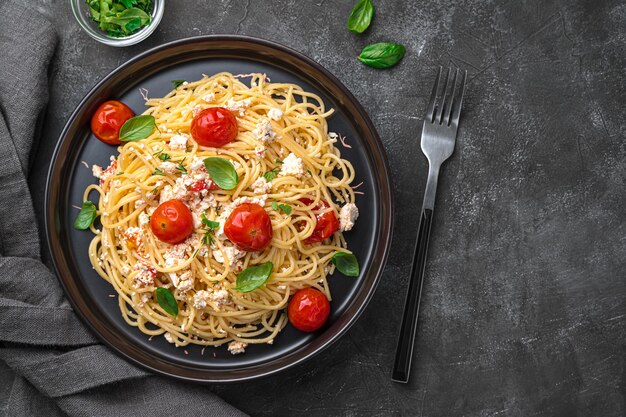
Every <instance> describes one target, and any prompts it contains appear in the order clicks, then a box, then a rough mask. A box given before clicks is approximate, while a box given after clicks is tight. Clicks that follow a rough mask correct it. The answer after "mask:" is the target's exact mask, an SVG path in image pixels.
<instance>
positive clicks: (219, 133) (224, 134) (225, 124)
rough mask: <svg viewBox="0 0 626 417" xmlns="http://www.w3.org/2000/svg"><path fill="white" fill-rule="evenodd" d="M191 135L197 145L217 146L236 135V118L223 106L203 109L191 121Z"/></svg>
mask: <svg viewBox="0 0 626 417" xmlns="http://www.w3.org/2000/svg"><path fill="white" fill-rule="evenodd" d="M191 136H193V138H194V139H195V140H196V142H198V144H199V145H202V146H211V147H213V148H219V147H220V146H224V145H226V144H227V143H229V142H232V141H233V140H235V138H236V137H237V119H236V118H235V116H233V114H232V113H231V112H230V110H228V109H225V108H224V107H211V108H208V109H204V110H202V111H201V112H200V113H198V114H197V115H196V117H194V118H193V121H192V122H191Z"/></svg>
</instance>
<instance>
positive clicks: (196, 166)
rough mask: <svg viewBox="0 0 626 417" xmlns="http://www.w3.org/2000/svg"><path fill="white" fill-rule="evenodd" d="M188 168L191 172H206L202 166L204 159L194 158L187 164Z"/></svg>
mask: <svg viewBox="0 0 626 417" xmlns="http://www.w3.org/2000/svg"><path fill="white" fill-rule="evenodd" d="M189 168H190V169H191V170H192V171H200V170H206V167H205V166H204V159H202V158H198V157H197V156H194V157H193V159H192V160H191V163H190V164H189Z"/></svg>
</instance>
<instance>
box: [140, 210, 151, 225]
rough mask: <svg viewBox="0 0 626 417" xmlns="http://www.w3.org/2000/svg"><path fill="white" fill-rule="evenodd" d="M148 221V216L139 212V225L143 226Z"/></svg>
mask: <svg viewBox="0 0 626 417" xmlns="http://www.w3.org/2000/svg"><path fill="white" fill-rule="evenodd" d="M149 223H150V216H148V215H147V214H146V213H141V214H140V215H139V226H145V225H147V224H149Z"/></svg>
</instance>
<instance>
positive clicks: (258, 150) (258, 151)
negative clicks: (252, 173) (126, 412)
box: [254, 145, 267, 158]
mask: <svg viewBox="0 0 626 417" xmlns="http://www.w3.org/2000/svg"><path fill="white" fill-rule="evenodd" d="M265 151H267V148H266V147H265V146H263V145H258V146H256V147H255V148H254V153H255V154H256V156H258V157H259V158H265Z"/></svg>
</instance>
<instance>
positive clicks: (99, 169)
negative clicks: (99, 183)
mask: <svg viewBox="0 0 626 417" xmlns="http://www.w3.org/2000/svg"><path fill="white" fill-rule="evenodd" d="M91 173H92V174H93V176H94V177H96V178H100V177H101V176H102V167H101V166H100V165H94V166H92V167H91Z"/></svg>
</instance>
